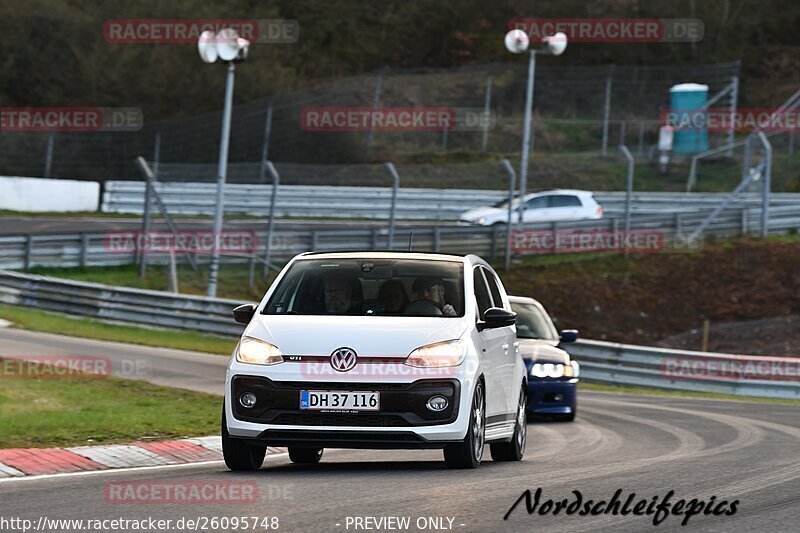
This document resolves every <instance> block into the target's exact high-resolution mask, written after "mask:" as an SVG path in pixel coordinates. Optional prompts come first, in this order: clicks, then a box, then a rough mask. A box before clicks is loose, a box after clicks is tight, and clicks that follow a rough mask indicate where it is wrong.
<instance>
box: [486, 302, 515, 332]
mask: <svg viewBox="0 0 800 533" xmlns="http://www.w3.org/2000/svg"><path fill="white" fill-rule="evenodd" d="M516 323H517V313H515V312H513V311H509V310H507V309H503V308H501V307H490V308H489V309H487V310H486V312H485V313H483V322H478V331H483V330H484V329H491V328H502V327H504V326H513V325H514V324H516Z"/></svg>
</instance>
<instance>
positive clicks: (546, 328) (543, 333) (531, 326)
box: [511, 303, 558, 341]
mask: <svg viewBox="0 0 800 533" xmlns="http://www.w3.org/2000/svg"><path fill="white" fill-rule="evenodd" d="M511 309H512V310H513V311H514V312H515V313H517V337H518V338H520V339H542V340H549V341H554V340H558V336H557V335H556V332H555V330H554V329H553V327H552V326H551V325H550V321H549V320H547V318H546V317H545V316H544V313H542V311H541V310H540V309H539V308H538V307H536V306H535V305H533V304H519V303H512V304H511Z"/></svg>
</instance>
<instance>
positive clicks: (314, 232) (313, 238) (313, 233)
mask: <svg viewBox="0 0 800 533" xmlns="http://www.w3.org/2000/svg"><path fill="white" fill-rule="evenodd" d="M317 239H318V236H317V230H315V229H313V230H311V251H312V252H316V251H317V248H318V247H319V246H318V243H317Z"/></svg>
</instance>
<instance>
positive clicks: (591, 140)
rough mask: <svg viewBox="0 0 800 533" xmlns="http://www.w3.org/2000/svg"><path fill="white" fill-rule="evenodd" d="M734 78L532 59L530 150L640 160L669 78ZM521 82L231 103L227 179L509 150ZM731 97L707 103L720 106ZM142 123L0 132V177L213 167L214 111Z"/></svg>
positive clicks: (717, 85) (478, 76) (372, 86)
mask: <svg viewBox="0 0 800 533" xmlns="http://www.w3.org/2000/svg"><path fill="white" fill-rule="evenodd" d="M548 61H551V60H546V61H542V62H541V63H546V62H548ZM552 61H553V62H555V61H556V60H552ZM241 68H247V65H243V66H242V67H241ZM738 74H739V63H738V62H734V63H722V64H715V65H703V66H695V67H644V66H583V67H581V66H570V67H560V66H552V65H548V64H542V65H540V66H539V67H538V68H537V72H536V85H535V98H534V130H533V136H532V139H531V144H532V145H533V146H532V148H533V150H534V151H535V152H548V153H553V152H565V153H566V152H569V153H573V152H596V153H600V152H601V151H602V148H603V146H607V147H614V146H616V145H617V144H623V143H624V144H627V145H628V146H630V147H631V148H632V150H635V151H636V153H637V154H638V155H640V156H641V155H648V154H649V155H652V150H651V147H652V146H653V145H654V144H655V143H656V142H657V136H658V127H659V125H660V124H661V120H660V113H661V111H663V110H665V109H667V107H668V105H669V88H670V87H671V86H672V85H675V84H678V83H685V82H697V83H703V84H706V85H708V86H709V97H712V96H713V95H714V94H716V93H718V92H719V91H721V90H723V89H724V88H726V87H728V86H730V84H731V83H733V82H734V80H736V79H737V78H738ZM526 79H527V62H525V61H519V62H516V63H507V64H496V65H482V66H474V67H468V68H461V69H457V70H447V71H442V70H404V71H390V70H382V71H379V72H375V73H372V74H369V75H362V76H358V77H352V78H347V79H342V80H337V81H334V82H330V83H325V84H322V85H319V86H316V87H313V88H308V89H303V90H298V91H294V92H291V93H286V94H279V95H275V96H273V97H270V98H264V99H260V100H256V101H252V102H249V103H247V104H242V105H237V106H235V107H234V113H233V123H232V129H231V149H230V161H231V171H230V173H231V178H232V180H233V181H236V180H237V179H238V176H243V177H242V179H243V180H245V181H249V180H252V181H258V180H259V179H260V177H259V176H260V170H259V169H258V166H259V165H258V163H253V164H251V165H248V164H246V163H250V162H258V161H261V160H262V159H266V158H269V159H270V160H273V161H277V162H283V163H291V162H303V163H311V164H323V163H325V164H335V163H368V162H374V161H382V160H393V161H410V162H413V161H414V160H415V159H416V158H419V159H425V160H435V159H436V157H437V156H438V155H439V154H440V153H443V152H457V153H458V156H460V157H462V158H463V159H465V160H467V161H469V160H474V158H475V154H479V153H481V152H488V153H503V154H509V153H514V152H518V151H519V149H520V144H521V142H522V140H521V135H522V116H523V110H524V98H525V87H526ZM734 96H735V94H734V95H729V96H727V97H726V99H725V100H721V101H720V102H717V104H716V105H717V106H721V107H724V106H727V105H728V104H729V101H730V98H732V97H734ZM220 104H221V101H220ZM320 108H348V109H353V108H356V109H362V110H371V109H387V108H403V109H409V108H414V109H419V108H431V109H433V108H448V109H456V110H465V109H466V110H470V112H472V113H473V115H474V116H483V115H482V113H483V112H484V110H486V109H488V110H489V112H490V116H491V120H489V121H484V124H486V125H487V126H486V127H484V124H479V125H476V126H474V127H469V128H455V129H448V128H447V127H445V128H442V129H440V130H439V131H418V130H413V129H412V130H405V131H385V130H380V131H377V130H376V131H370V130H369V129H360V130H358V131H312V130H310V129H309V128H308V127H306V125H305V124H304V123H303V116H304V112H307V111H308V110H309V109H320ZM459 112H461V111H459ZM144 119H145V125H144V127H142V129H140V130H138V131H135V132H87V133H68V132H56V133H38V132H37V133H24V132H11V131H5V132H0V174H4V175H29V176H42V175H44V176H52V177H65V178H66V177H68V178H84V179H100V180H105V179H139V178H140V176H139V174H138V172H137V170H136V167H135V166H134V165H133V160H134V158H135V157H136V156H139V155H144V156H146V157H147V158H148V159H153V160H157V161H159V163H160V165H161V169H163V171H164V172H167V171H168V169H169V167H168V165H167V163H169V162H184V163H185V162H192V163H194V164H206V165H210V166H211V167H210V168H213V165H214V164H215V163H216V159H217V157H218V144H219V135H220V124H221V112H213V113H206V114H202V115H197V116H194V117H189V118H180V119H172V120H169V121H162V122H150V121H148V120H147V117H144ZM726 141H727V134H725V133H716V134H712V140H711V145H712V146H717V145H719V144H721V143H724V142H726ZM609 150H610V151H611V150H613V149H611V148H610V149H609ZM458 156H453V158H455V160H458V159H457V158H458ZM451 160H453V159H452V158H451ZM185 168H186V169H188V170H191V167H185ZM309 168H311V167H309ZM203 172H205V170H204V171H203ZM193 178H194V179H197V176H193ZM309 179H312V178H309ZM313 179H316V178H313ZM325 183H328V184H331V183H335V181H333V182H331V181H326V182H325Z"/></svg>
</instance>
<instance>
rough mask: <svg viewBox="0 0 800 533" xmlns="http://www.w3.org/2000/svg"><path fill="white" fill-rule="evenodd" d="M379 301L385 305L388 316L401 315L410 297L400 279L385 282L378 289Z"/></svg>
mask: <svg viewBox="0 0 800 533" xmlns="http://www.w3.org/2000/svg"><path fill="white" fill-rule="evenodd" d="M378 301H379V302H380V303H382V304H383V305H384V313H386V314H387V315H401V314H403V310H404V309H405V308H406V306H407V305H408V295H407V294H406V288H405V287H404V286H403V282H402V281H400V280H399V279H390V280H388V281H385V282H384V283H383V285H381V288H380V289H378Z"/></svg>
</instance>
